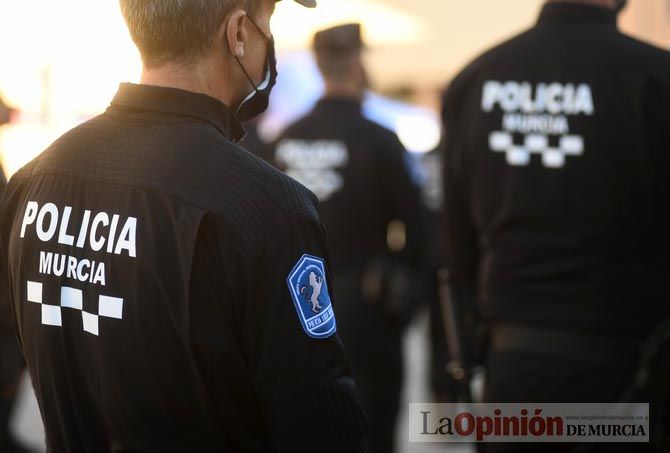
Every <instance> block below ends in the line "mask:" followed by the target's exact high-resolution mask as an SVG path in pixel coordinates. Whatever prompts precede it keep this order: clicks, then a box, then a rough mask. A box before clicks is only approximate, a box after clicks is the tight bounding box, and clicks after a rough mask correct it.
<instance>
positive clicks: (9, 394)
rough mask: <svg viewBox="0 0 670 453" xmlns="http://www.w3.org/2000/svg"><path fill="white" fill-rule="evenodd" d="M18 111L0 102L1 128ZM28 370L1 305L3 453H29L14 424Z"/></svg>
mask: <svg viewBox="0 0 670 453" xmlns="http://www.w3.org/2000/svg"><path fill="white" fill-rule="evenodd" d="M13 112H14V109H13V108H11V107H10V106H8V105H7V104H5V102H4V101H3V100H2V98H0V127H1V126H2V125H4V124H7V123H9V122H10V121H11V119H12V113H13ZM6 186H7V178H6V176H5V171H4V169H3V168H2V165H0V197H2V194H3V193H4V191H5V187H6ZM7 291H8V289H7V282H6V279H4V278H2V279H0V294H6V292H7ZM24 368H25V363H24V361H23V356H22V354H21V350H20V348H19V344H18V342H17V341H16V333H15V332H14V328H13V323H12V316H11V312H10V308H9V305H8V304H7V303H2V304H1V305H0V453H4V452H12V453H14V452H25V451H28V450H26V449H25V448H24V447H22V446H21V445H20V444H19V442H18V441H17V440H16V439H14V435H13V434H12V432H11V429H10V421H11V415H12V411H13V409H14V403H15V402H16V393H17V390H18V384H19V380H20V377H21V373H22V372H23V369H24Z"/></svg>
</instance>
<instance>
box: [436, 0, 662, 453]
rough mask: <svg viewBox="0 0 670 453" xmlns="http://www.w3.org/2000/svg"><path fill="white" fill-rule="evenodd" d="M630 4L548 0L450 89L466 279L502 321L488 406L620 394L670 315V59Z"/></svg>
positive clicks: (453, 252)
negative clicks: (620, 19) (629, 10)
mask: <svg viewBox="0 0 670 453" xmlns="http://www.w3.org/2000/svg"><path fill="white" fill-rule="evenodd" d="M623 3H625V2H621V1H616V0H581V1H579V0H573V1H548V2H546V4H545V5H544V7H543V9H542V12H541V14H540V17H539V20H538V22H537V24H536V25H535V27H533V28H532V29H530V30H529V31H527V32H525V33H523V34H521V35H519V36H517V37H515V38H513V39H512V40H510V41H508V42H506V43H504V44H502V45H500V46H498V47H496V48H494V49H492V50H490V51H489V52H487V53H485V54H484V55H483V56H481V57H480V58H478V59H476V60H475V61H474V62H473V63H472V64H470V65H469V66H468V67H467V68H466V69H465V70H464V71H462V72H461V73H460V74H459V75H458V76H457V77H456V79H455V80H454V81H453V83H452V84H451V86H450V88H449V89H448V91H447V93H446V95H445V98H444V110H443V119H444V125H445V128H446V138H447V144H446V157H445V159H446V163H445V197H446V198H445V200H446V221H447V230H446V231H447V253H448V264H449V267H450V276H451V286H452V293H453V294H454V295H455V296H456V299H458V300H459V301H460V303H467V301H468V300H471V299H472V298H476V300H477V302H478V304H479V308H480V310H481V312H482V314H483V315H484V316H485V318H486V320H487V321H488V325H489V327H490V336H489V342H488V356H487V361H486V365H487V369H486V371H487V383H486V395H485V398H486V400H487V401H490V402H603V403H611V402H616V401H619V400H621V399H622V398H624V394H625V393H626V391H627V389H629V388H630V387H631V385H632V384H633V380H634V375H635V373H636V368H637V366H638V362H639V360H640V350H641V347H642V348H643V347H644V346H643V345H644V343H645V340H646V339H647V338H649V337H650V335H652V333H653V332H654V330H655V329H656V328H657V326H660V325H661V323H662V320H663V319H667V318H668V317H670V304H668V296H667V288H666V289H664V288H663V286H665V285H667V282H668V278H669V277H670V275H669V273H668V222H667V208H668V202H669V200H668V189H667V184H668V155H669V154H668V149H670V140H669V138H670V134H669V133H668V130H669V129H668V118H670V55H669V54H668V53H667V52H666V51H663V50H660V49H656V48H654V47H651V46H649V45H646V44H643V43H641V42H638V41H636V40H634V39H632V38H630V37H628V36H625V35H623V34H621V33H620V32H619V31H618V30H617V25H616V21H617V12H618V10H619V9H621V7H622V6H623ZM666 329H667V327H666ZM667 386H668V384H667V382H666V389H667ZM649 399H651V401H652V411H654V410H659V413H658V414H656V417H654V414H653V413H652V419H651V422H652V424H653V423H658V422H659V421H662V418H660V417H662V416H661V415H659V414H660V413H661V412H660V410H661V406H662V404H666V405H667V401H666V402H662V401H659V400H657V399H655V397H654V396H649V398H648V399H640V401H641V402H645V401H649ZM666 408H667V406H666ZM667 422H668V421H667V418H666V419H665V423H667ZM658 432H659V430H654V426H652V429H651V433H652V438H653V436H654V435H655V434H657V433H658ZM549 447H550V446H548V445H544V446H542V447H540V448H539V449H538V448H537V447H533V446H532V445H526V446H523V445H521V446H520V445H511V444H490V445H489V450H487V451H496V452H497V451H510V452H511V451H514V452H519V451H527V450H533V449H534V448H535V449H536V450H537V451H543V452H544V451H552V450H551V449H550V448H549ZM570 448H572V447H570V446H569V445H563V446H559V447H556V449H557V450H559V451H567V450H569V449H570ZM627 451H628V450H627Z"/></svg>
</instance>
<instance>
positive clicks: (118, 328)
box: [0, 0, 367, 453]
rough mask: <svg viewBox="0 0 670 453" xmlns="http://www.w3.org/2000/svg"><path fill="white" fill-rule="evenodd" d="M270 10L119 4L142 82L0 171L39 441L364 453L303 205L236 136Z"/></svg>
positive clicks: (6, 240)
mask: <svg viewBox="0 0 670 453" xmlns="http://www.w3.org/2000/svg"><path fill="white" fill-rule="evenodd" d="M299 2H300V3H302V4H305V5H307V6H314V4H315V2H314V1H313V0H299ZM274 6H275V1H274V0H251V1H244V0H190V1H188V2H185V1H177V0H121V9H122V12H123V14H124V16H125V19H126V22H127V24H128V27H129V29H130V33H131V35H132V37H133V39H134V40H135V42H136V44H137V45H138V47H139V49H140V52H141V54H142V57H143V62H144V72H143V76H142V84H141V85H131V84H125V85H122V86H121V88H120V89H119V91H118V93H117V95H116V97H115V98H114V100H113V101H112V104H111V106H110V107H109V109H108V110H107V112H105V113H104V114H103V115H101V116H99V117H97V118H95V119H93V120H91V121H89V122H87V123H85V124H83V125H81V126H80V127H77V128H76V129H74V130H72V131H70V132H68V133H67V134H65V135H64V136H63V137H61V138H60V139H59V140H57V141H56V142H55V143H54V144H53V145H52V146H50V147H49V148H48V149H47V150H46V151H45V152H44V153H43V154H41V155H40V156H39V157H38V158H37V159H35V160H34V161H32V162H31V163H29V164H28V165H27V166H25V167H24V168H23V169H21V170H20V171H19V172H18V173H17V174H16V175H15V176H14V177H13V178H12V180H11V182H10V184H9V186H8V189H7V192H6V196H5V199H4V203H3V206H2V211H1V215H2V224H1V228H0V232H1V237H2V241H1V244H2V248H3V257H6V258H5V259H6V263H5V269H6V272H7V274H8V276H9V284H10V291H9V297H10V301H11V305H12V308H13V311H14V318H15V323H16V329H17V330H18V334H19V339H20V341H21V345H22V347H23V352H24V354H25V357H26V361H27V364H28V368H29V370H30V375H31V377H32V379H33V383H34V386H35V390H36V394H37V398H38V401H39V404H40V409H41V412H42V415H43V419H44V422H45V425H46V433H47V444H48V450H49V451H50V452H53V453H64V452H91V453H93V452H95V453H100V452H113V451H114V452H115V451H124V452H187V451H193V452H242V451H244V452H252V451H253V452H264V451H282V452H313V451H333V452H356V451H365V450H366V448H367V447H366V442H365V440H364V429H365V428H364V423H363V418H362V411H361V408H360V405H359V403H358V401H357V398H356V396H355V389H354V382H353V380H352V378H351V374H350V371H349V365H348V363H347V359H346V357H345V353H344V351H343V348H342V346H341V344H340V341H339V339H338V337H337V334H336V330H337V325H336V321H335V313H334V311H333V299H332V285H331V282H330V277H331V275H330V269H329V264H328V250H327V247H326V244H325V241H324V237H323V231H322V228H321V224H320V221H319V218H318V216H317V212H316V199H315V197H314V196H313V195H312V194H311V193H310V192H308V191H307V190H306V189H305V188H303V187H302V186H300V185H299V184H297V183H295V182H294V181H292V180H291V179H289V178H287V177H286V176H285V175H284V174H283V173H281V172H279V171H277V170H276V169H274V168H272V167H271V166H270V165H267V164H266V163H264V162H262V161H261V160H260V159H258V158H256V157H254V156H253V155H251V154H249V153H248V152H246V151H244V150H242V149H240V148H239V147H237V146H236V145H235V142H236V141H237V140H239V139H240V138H241V136H242V135H243V130H242V127H241V125H240V121H241V120H244V119H248V118H250V117H252V116H254V115H256V114H258V113H259V112H261V111H263V110H264V108H265V107H266V105H267V96H268V94H269V91H270V89H271V88H272V85H273V84H274V80H275V77H276V69H275V60H274V43H273V40H272V37H271V34H270V28H269V20H270V16H271V14H272V11H273V10H274Z"/></svg>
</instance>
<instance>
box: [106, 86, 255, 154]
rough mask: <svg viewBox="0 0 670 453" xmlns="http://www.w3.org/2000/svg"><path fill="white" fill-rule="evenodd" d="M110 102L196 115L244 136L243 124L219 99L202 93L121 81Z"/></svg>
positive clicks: (234, 137)
mask: <svg viewBox="0 0 670 453" xmlns="http://www.w3.org/2000/svg"><path fill="white" fill-rule="evenodd" d="M112 105H113V106H119V107H129V108H132V109H136V110H145V111H154V112H162V113H169V114H173V115H182V116H188V117H191V118H198V119H200V120H203V121H207V122H208V123H211V124H212V125H213V126H214V127H216V128H217V129H218V130H219V131H221V133H222V134H223V135H225V136H226V137H228V138H229V139H230V140H233V141H235V142H238V141H240V140H241V139H242V138H243V137H244V134H245V132H244V128H243V127H242V124H241V123H240V122H239V121H238V120H237V118H235V115H234V114H233V112H232V111H231V110H230V109H229V108H228V107H227V106H226V105H225V104H224V103H222V102H221V101H218V100H217V99H214V98H212V97H209V96H207V95H205V94H200V93H193V92H191V91H185V90H180V89H177V88H166V87H158V86H152V85H136V84H133V83H122V84H121V85H120V86H119V91H117V93H116V96H114V99H113V100H112Z"/></svg>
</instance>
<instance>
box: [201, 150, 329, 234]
mask: <svg viewBox="0 0 670 453" xmlns="http://www.w3.org/2000/svg"><path fill="white" fill-rule="evenodd" d="M221 151H222V152H223V153H226V162H225V164H224V166H220V165H217V166H211V167H209V168H208V169H206V170H205V173H206V178H205V179H204V180H203V181H202V184H200V185H199V192H198V200H197V202H201V203H203V204H204V206H205V207H207V208H208V209H210V210H211V211H212V212H213V213H214V214H215V215H216V216H217V218H218V219H219V220H220V221H221V222H222V223H224V224H226V226H227V227H229V228H231V229H232V230H234V231H236V232H238V233H239V234H240V235H241V236H244V237H246V238H248V244H247V245H249V246H252V243H253V242H254V241H257V240H261V239H263V238H265V237H267V236H268V235H269V234H271V233H272V229H273V228H274V227H275V226H276V225H277V224H286V223H287V222H292V221H295V220H296V219H308V220H310V221H317V220H318V213H317V198H316V196H315V195H314V194H313V193H312V192H311V191H309V190H308V189H307V188H306V187H305V186H303V185H302V184H300V183H298V182H297V181H295V180H294V179H292V178H290V177H288V176H287V175H286V174H284V173H283V172H281V171H280V170H278V169H277V168H275V167H274V166H272V165H271V164H269V163H267V162H266V161H264V160H263V159H261V158H260V157H258V156H255V155H254V154H252V153H251V152H249V151H247V150H245V149H243V148H241V147H240V146H237V145H235V144H233V143H231V142H227V146H226V149H225V150H221ZM226 167H227V168H226ZM231 168H232V169H234V170H233V171H232V172H231V171H230V170H229V169H231Z"/></svg>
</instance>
